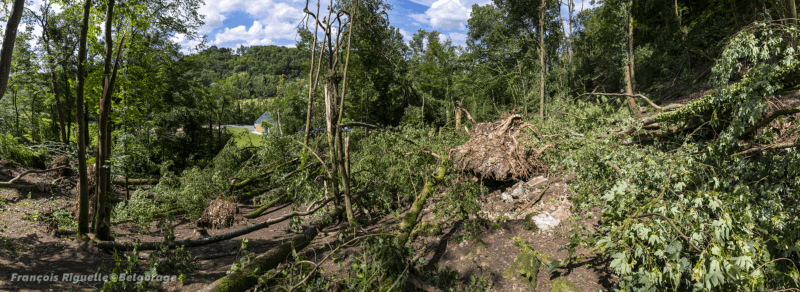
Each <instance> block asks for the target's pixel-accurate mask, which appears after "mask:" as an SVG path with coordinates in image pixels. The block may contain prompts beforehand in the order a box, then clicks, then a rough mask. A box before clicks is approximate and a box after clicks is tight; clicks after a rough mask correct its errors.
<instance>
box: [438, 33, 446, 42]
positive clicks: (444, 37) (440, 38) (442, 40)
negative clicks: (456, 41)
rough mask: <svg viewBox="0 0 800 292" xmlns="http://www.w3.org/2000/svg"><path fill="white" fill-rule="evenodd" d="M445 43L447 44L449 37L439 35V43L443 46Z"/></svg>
mask: <svg viewBox="0 0 800 292" xmlns="http://www.w3.org/2000/svg"><path fill="white" fill-rule="evenodd" d="M445 42H447V36H446V35H444V34H439V43H440V44H443V43H445Z"/></svg>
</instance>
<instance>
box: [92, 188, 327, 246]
mask: <svg viewBox="0 0 800 292" xmlns="http://www.w3.org/2000/svg"><path fill="white" fill-rule="evenodd" d="M328 202H330V199H328V200H326V201H325V202H324V203H323V204H320V205H319V206H317V208H314V210H311V211H309V212H302V213H300V212H297V211H295V212H292V213H289V214H286V215H283V216H281V217H278V218H275V219H269V220H266V221H264V222H261V223H258V224H254V225H250V226H248V227H245V228H242V229H239V230H236V231H233V232H229V233H225V234H220V235H216V236H211V237H206V238H200V239H184V240H178V241H170V242H163V241H162V242H139V243H136V242H129V241H126V242H119V241H98V240H94V239H93V240H92V241H93V242H95V243H96V244H97V247H99V248H103V249H115V250H120V251H123V250H124V251H129V250H133V249H134V248H136V249H137V250H156V249H159V248H161V247H162V246H166V247H168V248H176V247H178V246H185V247H195V246H201V245H207V244H211V243H215V242H220V241H223V240H227V239H231V238H234V237H237V236H241V235H245V234H248V233H251V232H253V231H256V230H259V229H263V228H266V227H268V226H270V225H272V224H275V223H278V222H282V221H286V220H288V219H290V218H292V217H295V216H306V215H310V214H313V213H314V212H316V211H317V210H319V209H320V208H322V207H323V206H325V205H327V203H328Z"/></svg>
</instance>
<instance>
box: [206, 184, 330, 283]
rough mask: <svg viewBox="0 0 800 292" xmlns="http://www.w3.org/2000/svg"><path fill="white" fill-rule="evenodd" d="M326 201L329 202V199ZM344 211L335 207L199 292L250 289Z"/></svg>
mask: <svg viewBox="0 0 800 292" xmlns="http://www.w3.org/2000/svg"><path fill="white" fill-rule="evenodd" d="M327 201H330V199H329V200H327ZM322 205H325V204H322ZM322 205H320V207H321V206H322ZM318 208H319V207H318ZM344 209H345V207H344V206H343V205H340V206H337V207H336V208H334V209H333V210H331V211H330V212H329V213H328V214H327V216H325V217H324V218H322V219H321V220H320V221H318V222H317V223H316V224H313V225H311V226H310V227H308V228H306V229H305V231H303V233H302V234H300V235H298V236H295V237H294V238H292V240H290V241H289V242H286V243H284V244H281V245H279V246H277V247H275V248H273V249H270V250H269V251H267V252H265V253H263V254H261V255H259V256H257V257H255V258H254V259H252V260H251V261H250V263H249V264H247V265H246V266H244V267H243V268H241V269H239V270H238V271H236V272H234V273H231V274H228V275H227V276H225V277H222V278H220V279H218V280H216V281H214V282H213V283H211V284H209V285H208V286H206V287H204V288H203V289H202V290H201V291H246V290H248V289H250V288H251V287H253V286H255V285H256V284H258V279H259V276H261V275H262V274H264V273H266V272H267V271H269V270H271V269H274V268H275V267H277V266H278V265H279V264H280V263H282V262H283V261H285V260H286V259H287V258H289V257H290V256H291V254H292V251H300V250H302V249H303V248H305V247H306V246H308V245H309V244H310V243H311V241H312V240H314V238H315V237H317V235H318V234H319V231H320V230H322V229H324V228H325V227H327V226H328V225H329V224H331V223H332V222H333V221H334V218H337V217H339V216H340V215H341V214H342V212H344Z"/></svg>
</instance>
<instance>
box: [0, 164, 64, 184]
mask: <svg viewBox="0 0 800 292" xmlns="http://www.w3.org/2000/svg"><path fill="white" fill-rule="evenodd" d="M64 168H69V167H67V166H60V167H56V168H50V169H43V170H38V169H29V170H26V171H24V172H22V173H20V174H19V175H17V176H16V177H15V178H12V179H11V180H10V181H7V182H0V189H34V188H37V187H39V186H40V184H37V185H19V184H17V181H18V180H20V179H22V178H23V177H25V176H26V175H28V174H31V173H47V172H51V171H56V170H59V169H64Z"/></svg>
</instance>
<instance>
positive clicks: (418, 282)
mask: <svg viewBox="0 0 800 292" xmlns="http://www.w3.org/2000/svg"><path fill="white" fill-rule="evenodd" d="M408 283H410V284H411V285H414V287H417V288H419V289H422V291H425V292H441V291H442V290H439V288H436V287H433V286H431V285H430V284H428V283H425V281H423V280H422V279H420V278H417V277H415V276H414V275H412V274H408Z"/></svg>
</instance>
